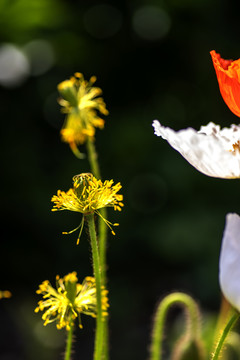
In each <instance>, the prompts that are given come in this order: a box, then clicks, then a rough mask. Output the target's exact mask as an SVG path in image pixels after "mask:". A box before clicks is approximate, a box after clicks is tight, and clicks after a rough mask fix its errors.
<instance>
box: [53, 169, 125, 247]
mask: <svg viewBox="0 0 240 360" xmlns="http://www.w3.org/2000/svg"><path fill="white" fill-rule="evenodd" d="M121 188H122V186H121V184H120V183H117V184H115V185H113V180H106V181H104V182H102V181H101V180H97V179H96V178H95V177H94V176H93V175H92V174H91V173H82V174H80V175H76V176H74V177H73V188H71V189H69V190H68V191H67V192H65V191H61V190H58V192H57V195H54V196H53V197H52V200H51V201H52V202H53V203H54V205H53V208H52V211H58V210H70V211H76V212H80V213H82V214H85V215H88V214H90V213H96V214H97V215H99V216H100V217H101V218H102V219H103V221H105V223H106V224H107V225H108V226H109V228H110V229H111V231H112V233H113V234H114V235H115V233H114V231H113V230H112V228H111V225H113V226H117V225H118V224H112V223H110V222H109V221H108V220H106V219H104V218H103V217H102V215H101V214H100V212H99V211H98V209H101V208H103V207H113V208H114V210H118V211H121V207H122V206H123V203H122V200H123V196H122V195H120V194H117V192H118V191H119V190H120V189H121ZM83 224H84V216H83V219H82V222H81V224H80V225H79V226H78V227H77V228H76V229H74V230H72V231H71V232H73V231H75V230H77V229H79V228H80V234H79V237H78V241H77V243H78V242H79V238H80V235H81V232H82V228H83ZM71 232H70V233H71Z"/></svg>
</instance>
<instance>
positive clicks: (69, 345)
mask: <svg viewBox="0 0 240 360" xmlns="http://www.w3.org/2000/svg"><path fill="white" fill-rule="evenodd" d="M73 328H74V322H73V321H71V325H70V329H69V330H68V332H67V342H66V350H65V356H64V360H70V359H71V352H72V340H73Z"/></svg>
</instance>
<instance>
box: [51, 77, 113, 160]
mask: <svg viewBox="0 0 240 360" xmlns="http://www.w3.org/2000/svg"><path fill="white" fill-rule="evenodd" d="M95 81H96V77H95V76H92V77H91V78H90V80H89V81H86V80H84V77H83V75H82V74H80V73H75V74H74V76H73V77H71V78H70V80H65V81H63V82H61V83H60V84H59V85H58V91H59V92H60V94H61V96H62V98H61V99H60V100H59V103H60V105H61V106H62V107H63V112H65V113H67V116H66V119H65V122H64V125H63V128H62V130H61V137H62V140H63V141H64V142H67V143H68V144H69V145H70V147H71V149H72V151H73V152H74V154H75V155H76V156H77V157H80V158H82V157H83V154H81V153H80V152H79V150H78V145H81V144H83V143H84V142H85V141H86V140H87V138H89V139H91V140H93V139H94V135H95V128H100V129H102V128H103V127H104V120H103V119H102V118H100V117H99V116H98V113H101V114H103V115H108V110H107V109H106V105H105V103H104V101H103V98H101V97H99V95H101V94H102V90H101V89H100V88H97V87H93V86H92V85H93V84H94V82H95Z"/></svg>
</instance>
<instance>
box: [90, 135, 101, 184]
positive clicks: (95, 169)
mask: <svg viewBox="0 0 240 360" xmlns="http://www.w3.org/2000/svg"><path fill="white" fill-rule="evenodd" d="M87 151H88V160H89V163H90V166H91V170H92V173H93V175H94V176H95V177H96V178H97V179H101V175H100V168H99V164H98V160H97V158H98V156H97V152H96V149H95V145H94V143H93V141H92V140H91V139H89V138H88V140H87Z"/></svg>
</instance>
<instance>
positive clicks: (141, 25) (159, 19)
mask: <svg viewBox="0 0 240 360" xmlns="http://www.w3.org/2000/svg"><path fill="white" fill-rule="evenodd" d="M170 26H171V20H170V17H169V15H168V14H167V13H166V11H164V10H162V9H160V8H159V7H156V6H142V7H141V8H139V9H138V10H136V11H135V13H134V15H133V29H134V31H135V32H136V34H137V35H138V36H140V37H141V38H143V39H145V40H149V41H156V40H160V39H161V38H163V37H164V36H165V35H166V34H167V33H168V31H169V30H170Z"/></svg>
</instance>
